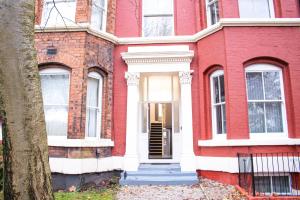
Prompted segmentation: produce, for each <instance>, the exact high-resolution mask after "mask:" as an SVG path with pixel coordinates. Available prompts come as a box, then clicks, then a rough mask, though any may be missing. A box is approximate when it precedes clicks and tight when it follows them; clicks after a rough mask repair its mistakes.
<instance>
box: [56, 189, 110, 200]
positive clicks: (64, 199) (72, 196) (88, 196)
mask: <svg viewBox="0 0 300 200" xmlns="http://www.w3.org/2000/svg"><path fill="white" fill-rule="evenodd" d="M114 195H115V192H114V190H112V189H106V190H102V191H86V192H57V193H54V196H55V200H112V199H114Z"/></svg>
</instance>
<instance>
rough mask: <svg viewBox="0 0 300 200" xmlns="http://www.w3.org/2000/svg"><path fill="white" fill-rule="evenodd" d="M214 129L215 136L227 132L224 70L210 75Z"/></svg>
mask: <svg viewBox="0 0 300 200" xmlns="http://www.w3.org/2000/svg"><path fill="white" fill-rule="evenodd" d="M210 86H211V103H212V129H213V134H214V135H215V136H219V135H221V134H225V133H226V106H225V86H224V71H223V70H217V71H215V72H214V73H212V75H211V76H210Z"/></svg>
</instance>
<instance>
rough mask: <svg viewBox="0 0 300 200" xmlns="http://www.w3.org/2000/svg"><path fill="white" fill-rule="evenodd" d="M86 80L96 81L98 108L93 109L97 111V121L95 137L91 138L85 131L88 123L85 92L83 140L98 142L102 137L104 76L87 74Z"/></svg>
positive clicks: (95, 73) (92, 73)
mask: <svg viewBox="0 0 300 200" xmlns="http://www.w3.org/2000/svg"><path fill="white" fill-rule="evenodd" d="M88 78H93V79H97V80H98V84H99V88H98V99H97V100H98V107H93V108H94V109H97V112H96V113H97V121H96V123H97V124H96V137H91V136H89V133H88V129H87V127H88V126H87V123H88V120H87V119H88V118H87V111H88V109H89V108H88V107H91V106H88V105H87V98H88V96H87V92H86V111H85V112H86V116H85V139H87V140H100V139H101V137H102V115H103V112H102V106H103V91H104V76H103V75H102V74H100V73H98V72H89V73H88ZM86 89H87V91H88V81H87V87H86Z"/></svg>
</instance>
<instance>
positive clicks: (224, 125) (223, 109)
mask: <svg viewBox="0 0 300 200" xmlns="http://www.w3.org/2000/svg"><path fill="white" fill-rule="evenodd" d="M222 114H223V122H222V125H223V133H226V132H227V131H226V106H225V104H223V105H222Z"/></svg>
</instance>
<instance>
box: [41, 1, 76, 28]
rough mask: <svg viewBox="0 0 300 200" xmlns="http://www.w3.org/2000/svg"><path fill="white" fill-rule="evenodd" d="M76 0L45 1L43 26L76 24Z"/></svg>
mask: <svg viewBox="0 0 300 200" xmlns="http://www.w3.org/2000/svg"><path fill="white" fill-rule="evenodd" d="M75 13H76V0H45V3H44V9H43V18H42V24H43V25H44V26H46V25H47V26H56V25H58V26H64V25H67V24H74V23H75Z"/></svg>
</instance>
